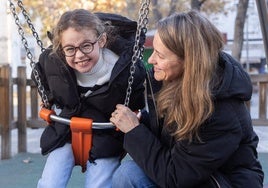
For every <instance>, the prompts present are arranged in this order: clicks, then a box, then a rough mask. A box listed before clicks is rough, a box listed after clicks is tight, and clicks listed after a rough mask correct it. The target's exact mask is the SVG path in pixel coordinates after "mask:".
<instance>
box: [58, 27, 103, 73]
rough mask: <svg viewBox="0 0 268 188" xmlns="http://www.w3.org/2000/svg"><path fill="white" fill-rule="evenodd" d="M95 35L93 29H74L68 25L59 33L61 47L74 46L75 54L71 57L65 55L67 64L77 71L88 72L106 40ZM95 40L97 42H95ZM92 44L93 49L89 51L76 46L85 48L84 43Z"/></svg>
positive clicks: (68, 48) (67, 48) (69, 47)
mask: <svg viewBox="0 0 268 188" xmlns="http://www.w3.org/2000/svg"><path fill="white" fill-rule="evenodd" d="M98 37H99V36H96V33H95V32H94V31H93V30H88V29H82V30H79V31H77V30H75V29H74V28H72V27H70V28H68V29H67V30H65V31H63V32H62V35H61V46H62V48H63V49H66V50H72V49H74V48H75V54H74V55H73V56H72V57H67V56H65V58H66V61H67V64H68V65H69V66H70V67H72V68H73V69H75V70H77V71H78V72H81V73H85V72H89V71H90V70H91V69H92V68H93V67H94V66H95V65H96V64H97V62H98V60H99V55H100V48H102V47H103V46H104V44H105V42H106V39H105V37H103V36H101V37H100V38H99V39H98ZM96 41H97V42H96ZM87 42H89V43H95V42H96V43H95V44H93V50H92V52H90V53H86V54H85V53H83V52H82V51H81V50H80V49H79V48H77V47H79V46H80V47H83V48H87V45H86V44H89V43H87Z"/></svg>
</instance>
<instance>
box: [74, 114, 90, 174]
mask: <svg viewBox="0 0 268 188" xmlns="http://www.w3.org/2000/svg"><path fill="white" fill-rule="evenodd" d="M92 122H93V120H92V119H88V118H79V117H73V118H71V123H70V127H71V131H72V148H73V153H74V158H75V165H80V166H81V167H82V172H85V171H86V169H87V160H88V158H89V151H90V150H91V147H92Z"/></svg>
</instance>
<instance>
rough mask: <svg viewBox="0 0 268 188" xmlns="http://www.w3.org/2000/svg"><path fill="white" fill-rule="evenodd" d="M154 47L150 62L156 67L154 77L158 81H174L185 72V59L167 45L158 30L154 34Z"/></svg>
mask: <svg viewBox="0 0 268 188" xmlns="http://www.w3.org/2000/svg"><path fill="white" fill-rule="evenodd" d="M153 48H154V51H153V53H152V55H151V56H150V57H149V59H148V63H149V64H152V65H153V67H154V78H155V79H156V80H158V81H163V80H165V81H172V80H174V79H175V78H178V77H180V76H181V75H182V72H183V61H182V60H181V59H180V58H179V57H178V56H177V55H176V54H174V53H173V52H172V51H170V50H169V49H168V48H166V47H165V45H164V44H163V42H162V41H161V39H160V37H159V34H158V32H156V34H155V35H154V40H153Z"/></svg>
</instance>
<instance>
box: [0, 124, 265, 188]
mask: <svg viewBox="0 0 268 188" xmlns="http://www.w3.org/2000/svg"><path fill="white" fill-rule="evenodd" d="M254 129H255V131H256V133H257V134H258V135H259V138H260V143H259V146H258V154H259V159H260V161H261V163H262V166H263V170H264V172H265V180H264V188H268V177H267V176H268V127H267V126H265V127H264V126H260V127H254ZM42 131H43V130H42V129H28V130H27V151H28V152H27V153H18V152H17V140H16V139H12V148H11V150H12V158H11V159H7V160H0V184H1V186H0V187H5V188H22V187H23V188H35V187H36V184H37V181H38V179H39V177H40V176H41V173H42V169H43V166H44V164H45V160H46V157H44V156H42V155H41V154H40V148H39V138H40V135H41V133H42ZM12 138H17V131H16V130H13V131H12ZM83 185H84V174H83V173H82V172H81V168H80V167H79V166H76V167H75V168H74V170H73V173H72V177H71V179H70V181H69V184H68V187H67V188H79V187H84V186H83Z"/></svg>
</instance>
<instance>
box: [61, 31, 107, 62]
mask: <svg viewBox="0 0 268 188" xmlns="http://www.w3.org/2000/svg"><path fill="white" fill-rule="evenodd" d="M101 36H102V34H100V35H99V36H98V38H97V40H96V41H95V42H89V41H86V42H83V43H81V44H80V45H79V46H72V45H67V46H64V47H62V48H61V51H62V53H63V55H64V56H65V57H73V56H75V54H76V52H77V50H78V49H79V50H80V51H81V52H82V53H83V54H90V53H91V52H92V51H93V50H94V45H95V44H96V43H97V42H98V41H99V40H100V38H101ZM85 44H89V45H90V46H91V50H90V51H88V52H84V50H83V47H84V46H85ZM64 48H73V49H74V52H73V54H72V55H67V54H66V53H65V51H64Z"/></svg>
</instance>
